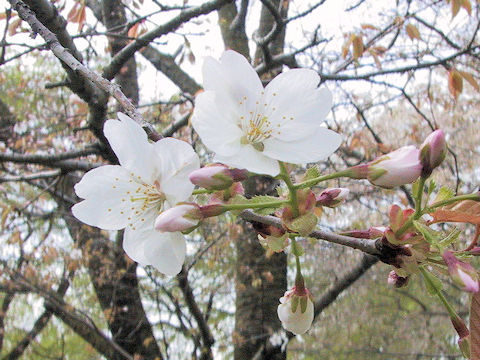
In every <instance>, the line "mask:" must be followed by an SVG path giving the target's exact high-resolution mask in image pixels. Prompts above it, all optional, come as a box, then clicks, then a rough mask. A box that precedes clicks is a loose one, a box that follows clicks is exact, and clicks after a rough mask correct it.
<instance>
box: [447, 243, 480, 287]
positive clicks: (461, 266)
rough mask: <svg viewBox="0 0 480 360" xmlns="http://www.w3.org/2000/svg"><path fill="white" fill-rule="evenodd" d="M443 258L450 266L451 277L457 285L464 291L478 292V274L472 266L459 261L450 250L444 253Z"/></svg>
mask: <svg viewBox="0 0 480 360" xmlns="http://www.w3.org/2000/svg"><path fill="white" fill-rule="evenodd" d="M442 257H443V260H444V261H445V264H446V265H447V266H448V272H449V274H450V277H451V278H452V280H453V281H454V282H455V283H457V284H458V285H459V286H461V287H462V290H463V291H468V292H472V293H476V292H478V290H479V284H478V274H477V272H476V271H475V269H474V268H473V267H472V265H470V264H468V263H465V262H463V261H460V260H458V259H457V258H456V257H455V255H454V254H453V253H452V252H451V251H448V250H445V251H444V253H443V255H442Z"/></svg>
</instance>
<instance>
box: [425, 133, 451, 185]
mask: <svg viewBox="0 0 480 360" xmlns="http://www.w3.org/2000/svg"><path fill="white" fill-rule="evenodd" d="M446 155H447V143H446V142H445V133H444V132H443V130H435V131H434V132H433V133H431V134H430V135H428V136H427V138H426V139H425V141H424V142H423V144H422V146H421V147H420V162H421V163H422V167H423V168H422V177H424V178H427V177H429V176H430V174H431V173H432V171H433V169H435V168H436V167H437V166H438V165H440V164H441V163H442V161H443V160H444V159H445V156H446Z"/></svg>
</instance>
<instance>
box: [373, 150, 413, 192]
mask: <svg viewBox="0 0 480 360" xmlns="http://www.w3.org/2000/svg"><path fill="white" fill-rule="evenodd" d="M419 155H420V150H418V149H417V148H416V147H415V146H413V145H410V146H403V147H401V148H400V149H397V150H395V151H393V152H391V153H389V154H386V155H383V156H380V157H378V158H377V159H375V160H373V161H371V162H369V163H368V175H367V178H368V181H370V182H371V183H372V184H374V185H377V186H380V187H383V188H387V189H391V188H393V187H395V186H400V185H404V184H409V183H412V182H414V181H415V180H417V178H418V177H419V176H420V174H421V172H422V164H421V163H420V160H419Z"/></svg>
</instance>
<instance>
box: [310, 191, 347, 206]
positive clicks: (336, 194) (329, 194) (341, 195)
mask: <svg viewBox="0 0 480 360" xmlns="http://www.w3.org/2000/svg"><path fill="white" fill-rule="evenodd" d="M349 192H350V190H349V189H346V188H328V189H325V190H323V191H322V192H321V193H320V194H319V195H317V197H316V200H317V206H326V207H330V208H334V207H337V206H338V205H340V204H341V203H342V202H343V201H344V200H345V198H346V197H347V195H348V193H349Z"/></svg>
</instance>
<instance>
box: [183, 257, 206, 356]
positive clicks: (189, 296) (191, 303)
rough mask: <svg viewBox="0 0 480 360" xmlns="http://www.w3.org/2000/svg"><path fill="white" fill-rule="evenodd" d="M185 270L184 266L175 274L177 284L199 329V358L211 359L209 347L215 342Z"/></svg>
mask: <svg viewBox="0 0 480 360" xmlns="http://www.w3.org/2000/svg"><path fill="white" fill-rule="evenodd" d="M185 270H186V269H185V266H184V267H183V268H182V271H181V272H180V273H179V274H178V275H177V282H178V286H179V287H180V290H182V294H183V296H184V298H185V302H186V304H187V306H188V310H190V313H191V314H192V315H193V317H194V319H195V321H196V322H197V325H198V329H199V330H200V335H201V337H202V342H203V347H202V354H201V359H205V360H207V359H213V354H212V349H211V347H212V345H213V343H214V342H215V339H214V338H213V335H212V332H211V331H210V327H209V326H208V323H207V321H206V319H205V316H204V315H203V313H202V311H201V310H200V308H199V307H198V304H197V302H196V301H195V296H194V295H193V291H192V288H191V287H190V284H189V282H188V273H187V272H186V271H185Z"/></svg>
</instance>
